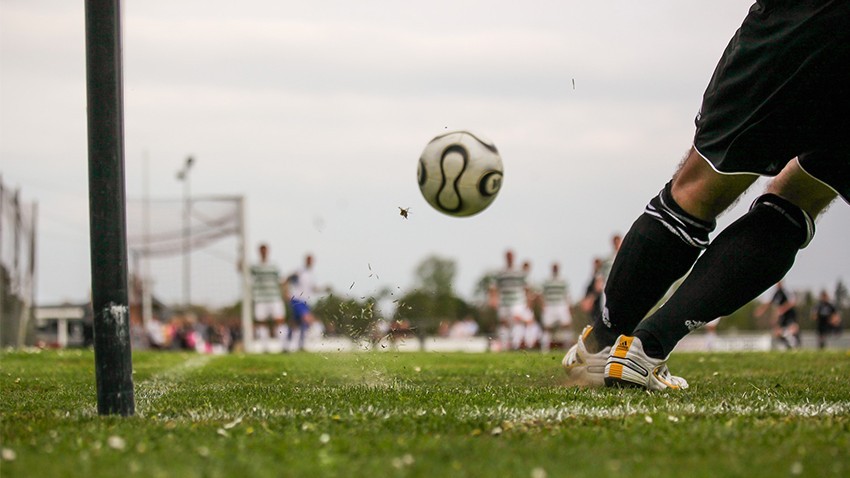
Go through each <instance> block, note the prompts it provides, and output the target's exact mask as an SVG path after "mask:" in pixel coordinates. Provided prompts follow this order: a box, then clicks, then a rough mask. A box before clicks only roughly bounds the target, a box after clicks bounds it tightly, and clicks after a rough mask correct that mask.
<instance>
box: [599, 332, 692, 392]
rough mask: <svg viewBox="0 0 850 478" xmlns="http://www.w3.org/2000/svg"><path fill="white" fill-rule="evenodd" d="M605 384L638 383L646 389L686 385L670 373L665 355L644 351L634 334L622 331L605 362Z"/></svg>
mask: <svg viewBox="0 0 850 478" xmlns="http://www.w3.org/2000/svg"><path fill="white" fill-rule="evenodd" d="M604 380H605V385H607V386H609V387H618V386H619V387H641V388H645V389H647V390H664V389H665V388H672V389H675V390H679V389H685V388H688V382H687V381H686V380H685V379H684V378H682V377H676V376H675V375H672V374H670V370H669V369H668V368H667V359H666V358H664V359H656V358H652V357H650V356H648V355H646V353H644V351H643V344H642V343H641V341H640V339H639V338H637V337H628V336H625V335H621V336H619V337H618V338H617V342H616V346H615V347H614V348H613V349H612V350H611V354H610V355H609V356H608V361H607V363H606V364H605V379H604Z"/></svg>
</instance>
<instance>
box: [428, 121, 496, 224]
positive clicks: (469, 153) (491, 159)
mask: <svg viewBox="0 0 850 478" xmlns="http://www.w3.org/2000/svg"><path fill="white" fill-rule="evenodd" d="M502 171H503V169H502V158H501V156H499V151H498V150H497V149H496V146H495V145H494V144H493V143H492V142H490V141H488V140H486V139H484V138H482V137H481V136H478V135H475V134H473V133H470V132H468V131H453V132H450V133H445V134H441V135H439V136H437V137H436V138H434V139H432V140H431V142H429V143H428V145H427V146H425V150H424V151H422V155H421V156H420V157H419V167H418V171H417V176H418V179H419V190H420V191H422V196H424V197H425V200H426V201H428V204H430V205H431V206H433V207H434V209H436V210H438V211H440V212H442V213H445V214H448V215H450V216H458V217H462V216H472V215H473V214H478V213H479V212H481V211H483V210H484V209H486V208H487V206H489V205H490V203H492V202H493V200H494V199H496V195H497V194H498V193H499V189H501V187H502Z"/></svg>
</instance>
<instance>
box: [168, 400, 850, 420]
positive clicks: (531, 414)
mask: <svg viewBox="0 0 850 478" xmlns="http://www.w3.org/2000/svg"><path fill="white" fill-rule="evenodd" d="M428 415H431V416H446V417H450V418H452V419H453V420H457V421H468V420H486V421H497V422H502V421H508V422H513V423H544V422H545V423H547V424H554V423H561V422H568V421H570V420H575V419H579V418H606V419H619V418H626V417H630V416H653V415H654V416H656V417H657V416H666V417H667V418H668V419H669V420H670V421H678V420H679V419H685V418H688V417H693V418H702V417H714V416H724V417H726V416H739V417H747V416H782V417H833V416H844V415H850V401H843V402H823V403H806V404H787V403H782V402H772V403H769V404H768V403H766V404H763V405H758V406H752V405H730V404H719V405H714V406H699V405H694V404H667V405H664V406H651V405H641V404H638V405H632V404H622V405H614V406H593V405H563V406H553V407H542V408H539V407H524V408H521V407H506V406H503V405H499V406H496V407H492V408H488V407H477V406H476V407H471V406H463V407H459V408H450V409H449V410H446V409H445V408H444V407H440V408H434V409H422V408H420V409H413V408H401V407H399V408H380V407H375V406H372V405H363V406H360V407H356V408H353V407H345V408H328V407H324V406H317V407H312V408H304V409H293V408H289V409H269V408H265V407H262V406H260V405H256V406H254V407H252V408H251V409H250V411H249V412H247V413H245V411H244V410H242V411H240V413H238V414H237V413H234V412H232V411H229V410H222V409H207V410H184V411H182V412H180V413H179V414H177V415H173V416H157V417H156V418H157V419H163V420H175V419H176V420H180V419H181V418H183V419H189V420H191V421H216V420H221V421H225V422H232V421H233V420H241V419H244V418H249V419H250V418H255V419H268V418H291V419H303V420H308V421H309V420H310V419H313V420H316V419H322V418H330V417H335V418H337V419H344V418H346V417H349V418H356V419H367V420H391V419H399V418H411V417H412V418H416V417H424V416H428Z"/></svg>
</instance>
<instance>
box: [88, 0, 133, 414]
mask: <svg viewBox="0 0 850 478" xmlns="http://www.w3.org/2000/svg"><path fill="white" fill-rule="evenodd" d="M120 3H121V2H120V0H86V91H87V111H88V150H89V155H88V156H89V222H90V224H89V229H90V236H91V276H92V310H93V312H94V359H95V377H96V380H97V411H98V413H99V414H101V415H123V416H128V415H133V414H134V412H135V399H134V396H133V376H132V371H133V366H132V356H131V349H130V313H129V308H128V293H127V225H126V210H125V192H124V121H123V116H124V113H123V91H122V88H123V86H122V62H121V9H120Z"/></svg>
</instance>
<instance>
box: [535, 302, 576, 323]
mask: <svg viewBox="0 0 850 478" xmlns="http://www.w3.org/2000/svg"><path fill="white" fill-rule="evenodd" d="M541 321H542V322H543V327H546V328H551V327H555V326H556V325H561V326H563V327H566V326H568V325H570V323H571V322H572V317H571V316H570V308H569V307H568V306H567V304H551V305H549V304H547V305H545V306H544V307H543V316H542V317H541Z"/></svg>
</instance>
